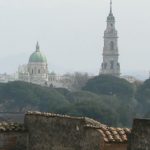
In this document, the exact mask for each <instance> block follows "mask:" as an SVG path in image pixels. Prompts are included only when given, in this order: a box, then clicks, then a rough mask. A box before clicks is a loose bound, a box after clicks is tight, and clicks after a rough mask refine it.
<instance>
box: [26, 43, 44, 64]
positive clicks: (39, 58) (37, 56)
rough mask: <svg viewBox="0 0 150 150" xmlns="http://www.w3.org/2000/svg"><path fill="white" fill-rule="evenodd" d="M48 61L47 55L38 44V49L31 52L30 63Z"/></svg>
mask: <svg viewBox="0 0 150 150" xmlns="http://www.w3.org/2000/svg"><path fill="white" fill-rule="evenodd" d="M38 62H39V63H47V59H46V56H45V55H44V54H42V53H41V51H40V48H39V44H38V43H37V45H36V51H35V52H34V53H32V54H31V56H30V58H29V63H38Z"/></svg>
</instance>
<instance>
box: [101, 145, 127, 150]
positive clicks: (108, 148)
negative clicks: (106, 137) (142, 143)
mask: <svg viewBox="0 0 150 150" xmlns="http://www.w3.org/2000/svg"><path fill="white" fill-rule="evenodd" d="M103 150H127V143H118V144H114V143H113V144H111V143H109V144H107V143H106V144H105V145H104V149H103Z"/></svg>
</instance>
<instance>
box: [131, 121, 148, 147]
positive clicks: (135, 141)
mask: <svg viewBox="0 0 150 150" xmlns="http://www.w3.org/2000/svg"><path fill="white" fill-rule="evenodd" d="M128 150H150V120H148V119H135V120H134V123H133V129H132V133H131V135H130V137H129V145H128Z"/></svg>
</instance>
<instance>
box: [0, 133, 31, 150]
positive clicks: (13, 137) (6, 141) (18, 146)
mask: <svg viewBox="0 0 150 150" xmlns="http://www.w3.org/2000/svg"><path fill="white" fill-rule="evenodd" d="M27 145H28V134H27V133H25V132H1V133H0V150H27Z"/></svg>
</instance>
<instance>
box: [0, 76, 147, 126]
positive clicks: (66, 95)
mask: <svg viewBox="0 0 150 150" xmlns="http://www.w3.org/2000/svg"><path fill="white" fill-rule="evenodd" d="M83 89H84V90H81V91H78V92H70V91H68V90H66V89H63V88H56V89H55V88H49V87H41V86H38V85H34V84H30V83H25V82H19V81H18V82H10V83H7V84H0V105H1V106H3V107H1V108H3V110H1V111H8V112H13V111H15V112H16V111H18V112H22V111H26V110H33V109H34V110H39V111H48V112H54V113H61V114H68V115H74V116H87V117H91V118H93V119H96V120H98V121H100V122H102V123H105V124H108V125H111V126H124V127H125V126H131V124H132V120H133V118H134V117H137V116H139V117H149V116H150V111H149V108H150V80H147V81H145V82H144V83H143V84H133V85H132V84H131V83H129V82H127V81H126V80H124V79H120V78H116V77H112V76H104V75H101V76H98V77H95V78H93V79H91V80H89V81H88V82H87V84H86V86H85V87H84V88H83Z"/></svg>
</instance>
